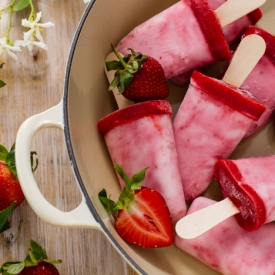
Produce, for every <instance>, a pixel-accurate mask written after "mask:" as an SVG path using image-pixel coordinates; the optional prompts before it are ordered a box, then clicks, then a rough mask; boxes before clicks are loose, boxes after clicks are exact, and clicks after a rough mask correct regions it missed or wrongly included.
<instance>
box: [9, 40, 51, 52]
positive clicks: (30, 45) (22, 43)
mask: <svg viewBox="0 0 275 275" xmlns="http://www.w3.org/2000/svg"><path fill="white" fill-rule="evenodd" d="M14 45H15V46H23V47H27V48H28V50H29V51H30V52H31V51H32V50H33V46H36V47H39V48H41V49H43V50H46V51H47V50H48V47H47V45H46V44H45V43H44V42H41V41H39V42H38V41H32V40H28V41H27V42H25V41H24V40H16V41H15V42H14Z"/></svg>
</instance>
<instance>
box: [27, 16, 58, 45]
mask: <svg viewBox="0 0 275 275" xmlns="http://www.w3.org/2000/svg"><path fill="white" fill-rule="evenodd" d="M41 17H42V13H41V12H38V13H37V14H36V19H35V20H34V21H29V20H27V19H22V26H23V27H25V28H29V29H30V30H29V31H27V32H24V41H25V43H26V44H27V43H28V41H29V40H30V38H31V37H32V36H33V35H35V36H36V38H37V39H38V40H39V41H41V42H42V43H44V40H43V38H42V35H41V28H49V27H52V26H54V24H53V23H51V22H48V23H38V21H39V20H40V19H41Z"/></svg>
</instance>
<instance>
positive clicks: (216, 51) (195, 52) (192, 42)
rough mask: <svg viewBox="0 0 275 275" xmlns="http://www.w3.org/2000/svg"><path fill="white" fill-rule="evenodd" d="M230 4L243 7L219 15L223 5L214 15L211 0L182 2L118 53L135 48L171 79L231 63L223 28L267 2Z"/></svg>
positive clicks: (135, 33)
mask: <svg viewBox="0 0 275 275" xmlns="http://www.w3.org/2000/svg"><path fill="white" fill-rule="evenodd" d="M229 2H230V3H231V2H232V3H234V5H235V6H239V7H240V8H239V9H237V8H236V9H235V10H234V11H233V12H232V11H230V12H228V13H224V12H223V13H222V16H219V11H223V9H222V6H223V5H222V6H221V7H219V9H218V10H216V11H215V12H214V11H213V10H212V9H211V8H210V6H209V4H208V2H207V0H181V1H179V2H177V3H176V4H174V5H173V6H171V7H170V8H168V9H166V10H164V11H163V12H161V13H159V14H157V15H155V16H154V17H152V18H150V19H149V20H147V21H146V22H144V23H142V24H141V25H139V26H137V27H136V28H135V29H133V30H132V31H131V32H130V33H129V34H128V35H126V36H125V37H124V38H123V39H122V40H121V41H120V42H119V43H118V45H117V50H118V51H119V52H121V53H122V54H123V55H125V54H127V52H128V48H134V49H135V50H136V51H139V52H142V53H144V54H146V55H149V56H152V57H153V58H155V59H156V60H158V61H159V62H160V64H161V65H162V67H163V69H164V72H165V77H166V78H167V79H170V78H172V77H175V76H177V75H181V74H185V73H188V72H190V71H193V70H194V69H197V68H201V67H204V66H206V65H207V64H210V63H213V62H214V61H217V60H219V61H224V60H229V59H230V58H231V52H230V49H229V46H228V43H227V41H226V39H225V37H224V34H223V32H222V27H223V26H224V24H225V25H228V24H230V23H231V22H233V21H235V20H236V19H238V18H240V17H241V16H243V15H244V14H247V13H248V12H250V11H252V10H254V9H255V8H257V7H258V6H260V5H261V4H262V3H263V2H265V0H255V1H248V0H243V1H241V2H240V1H236V0H228V1H227V2H226V3H224V5H225V4H228V3H229ZM230 3H229V4H230ZM243 3H246V4H247V6H245V8H243V6H242V7H241V6H240V5H242V4H243ZM252 4H253V5H254V6H251V5H252ZM255 5H256V7H255ZM246 9H247V10H246ZM224 14H226V15H227V18H230V20H231V21H230V20H229V21H228V20H224V19H227V18H226V16H225V15H224ZM232 15H233V16H235V17H234V18H232V17H230V16H232ZM238 16H239V17H238Z"/></svg>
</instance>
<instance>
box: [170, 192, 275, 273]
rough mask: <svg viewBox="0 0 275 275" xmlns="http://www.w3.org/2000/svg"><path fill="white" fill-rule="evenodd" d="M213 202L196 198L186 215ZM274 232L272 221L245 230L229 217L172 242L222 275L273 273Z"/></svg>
mask: <svg viewBox="0 0 275 275" xmlns="http://www.w3.org/2000/svg"><path fill="white" fill-rule="evenodd" d="M214 203H215V201H212V200H210V199H207V198H203V197H199V198H197V199H196V200H194V202H193V203H192V205H191V207H190V208H189V210H188V214H190V213H193V212H195V211H198V210H200V209H202V208H205V207H207V206H209V205H211V204H214ZM274 233H275V225H274V224H266V225H264V226H262V227H261V228H260V229H259V230H257V231H254V232H247V231H245V230H243V229H242V228H241V227H240V226H239V225H238V223H237V222H236V220H235V219H234V217H231V218H229V219H227V220H225V221H223V222H222V223H220V224H219V225H217V226H216V227H214V228H213V229H211V230H210V231H208V232H206V233H204V234H203V235H201V236H200V237H198V238H196V239H192V240H185V239H182V238H180V237H179V236H178V235H176V236H175V244H176V246H177V247H178V248H180V249H182V250H183V251H185V252H187V253H189V254H190V255H192V256H194V257H195V258H197V259H199V260H200V261H202V262H204V263H205V264H207V265H209V266H211V267H212V268H213V269H215V270H217V271H218V272H220V273H221V274H224V275H248V274H249V275H260V274H263V275H274V273H275V261H274V259H275V234H274Z"/></svg>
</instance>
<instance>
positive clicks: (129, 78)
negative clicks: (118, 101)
mask: <svg viewBox="0 0 275 275" xmlns="http://www.w3.org/2000/svg"><path fill="white" fill-rule="evenodd" d="M133 78H134V75H133V74H132V73H131V72H127V71H125V72H124V74H123V75H122V77H121V79H120V81H122V82H123V83H124V86H125V87H126V88H127V87H129V86H130V84H131V82H132V80H133ZM120 84H121V82H120Z"/></svg>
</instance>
